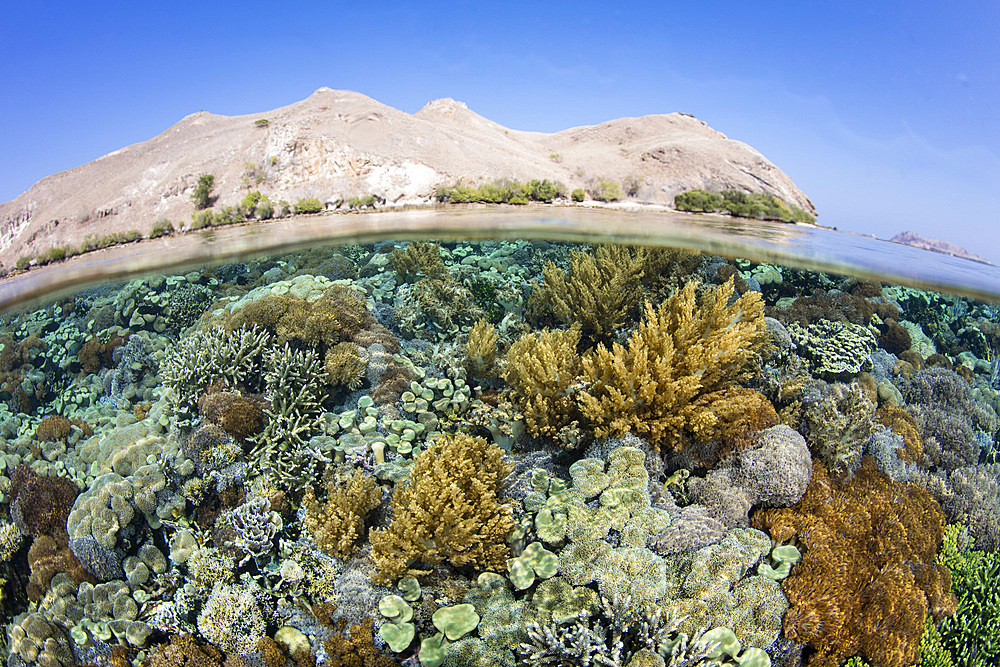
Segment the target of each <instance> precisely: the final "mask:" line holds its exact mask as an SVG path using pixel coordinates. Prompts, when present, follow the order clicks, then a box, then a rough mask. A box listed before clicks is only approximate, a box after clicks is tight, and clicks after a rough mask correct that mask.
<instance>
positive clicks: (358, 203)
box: [347, 195, 379, 209]
mask: <svg viewBox="0 0 1000 667" xmlns="http://www.w3.org/2000/svg"><path fill="white" fill-rule="evenodd" d="M378 202H379V198H378V197H377V196H376V195H368V196H366V197H350V198H349V199H348V200H347V208H351V209H357V208H375V204H377V203H378Z"/></svg>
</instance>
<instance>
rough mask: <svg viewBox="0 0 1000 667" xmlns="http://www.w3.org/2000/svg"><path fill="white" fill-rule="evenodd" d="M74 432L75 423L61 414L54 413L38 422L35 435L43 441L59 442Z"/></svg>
mask: <svg viewBox="0 0 1000 667" xmlns="http://www.w3.org/2000/svg"><path fill="white" fill-rule="evenodd" d="M72 432H73V423H72V422H71V421H70V420H68V419H66V418H65V417H62V416H60V415H52V416H51V417H46V418H45V419H43V420H42V421H40V422H38V426H37V427H35V437H36V438H37V439H38V440H39V441H41V442H59V441H60V440H65V439H66V438H68V437H69V434H70V433H72Z"/></svg>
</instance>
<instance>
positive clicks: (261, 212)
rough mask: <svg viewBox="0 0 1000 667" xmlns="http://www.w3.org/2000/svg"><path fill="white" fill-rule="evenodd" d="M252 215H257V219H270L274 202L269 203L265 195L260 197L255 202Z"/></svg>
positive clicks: (272, 214)
mask: <svg viewBox="0 0 1000 667" xmlns="http://www.w3.org/2000/svg"><path fill="white" fill-rule="evenodd" d="M254 215H255V216H257V219H258V220H270V219H271V218H273V217H274V204H272V203H271V200H270V199H268V197H267V196H266V195H265V196H264V197H261V199H260V201H259V202H257V206H256V208H255V209H254Z"/></svg>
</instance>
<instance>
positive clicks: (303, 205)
mask: <svg viewBox="0 0 1000 667" xmlns="http://www.w3.org/2000/svg"><path fill="white" fill-rule="evenodd" d="M322 210H323V202H321V201H320V200H318V199H316V198H315V197H306V198H304V199H300V200H298V201H297V202H295V212H296V213H298V214H303V213H319V212H320V211H322Z"/></svg>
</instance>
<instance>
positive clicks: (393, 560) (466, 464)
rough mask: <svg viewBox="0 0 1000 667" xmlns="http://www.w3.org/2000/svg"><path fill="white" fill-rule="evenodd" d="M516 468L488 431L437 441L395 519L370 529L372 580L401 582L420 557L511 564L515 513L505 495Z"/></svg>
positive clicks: (396, 502) (397, 502)
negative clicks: (503, 486) (503, 491)
mask: <svg viewBox="0 0 1000 667" xmlns="http://www.w3.org/2000/svg"><path fill="white" fill-rule="evenodd" d="M511 470H512V467H511V466H510V465H509V464H508V463H505V462H504V460H503V450H501V449H500V448H499V447H497V446H496V445H495V444H493V443H489V442H487V441H486V440H484V439H482V438H475V437H472V436H468V435H463V434H460V433H459V434H454V435H450V436H445V437H442V438H440V439H439V440H437V441H436V442H434V443H433V444H432V445H431V446H430V447H428V448H427V449H426V450H425V451H424V452H422V453H421V454H420V456H419V457H418V458H417V461H416V463H415V464H414V466H413V472H412V473H410V483H409V484H408V485H407V486H405V487H404V488H402V489H397V491H396V492H395V495H394V496H393V499H392V510H393V516H392V523H391V524H390V525H389V527H388V528H385V529H375V530H372V531H371V533H370V539H371V543H372V560H373V561H374V563H375V572H374V573H373V575H372V581H374V582H376V583H385V582H389V581H394V580H396V579H398V578H400V577H401V576H403V575H404V574H405V573H406V572H407V570H408V569H409V568H410V567H411V565H413V564H415V563H416V562H417V561H422V562H425V563H430V564H433V563H441V562H447V563H449V564H451V565H453V566H455V567H462V566H465V565H476V566H477V567H480V568H484V569H490V568H493V569H496V568H503V567H504V566H505V565H506V562H507V556H508V547H507V544H506V541H505V540H506V538H507V536H508V535H509V534H510V532H511V530H513V528H514V519H513V510H512V508H511V506H510V505H507V504H503V503H501V502H500V499H499V498H498V494H499V491H500V486H501V482H502V481H503V479H504V478H505V477H506V476H507V475H508V474H510V472H511Z"/></svg>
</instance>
